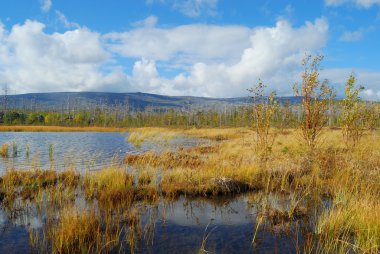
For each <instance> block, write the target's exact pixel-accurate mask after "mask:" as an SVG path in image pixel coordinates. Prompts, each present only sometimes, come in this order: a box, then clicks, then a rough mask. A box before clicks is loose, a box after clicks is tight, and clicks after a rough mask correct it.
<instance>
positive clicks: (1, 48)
mask: <svg viewBox="0 0 380 254" xmlns="http://www.w3.org/2000/svg"><path fill="white" fill-rule="evenodd" d="M44 27H45V25H44V24H42V23H40V22H37V21H30V20H27V21H26V22H25V23H24V24H22V25H14V26H13V28H12V29H11V30H10V31H6V30H5V28H4V27H3V26H0V82H1V83H3V84H8V86H9V87H10V89H11V90H12V91H14V92H17V93H23V92H36V91H39V92H48V91H85V90H104V89H107V88H110V89H115V87H116V86H117V85H120V84H122V83H125V80H126V75H125V74H124V73H123V72H121V71H120V70H118V69H115V70H111V71H108V72H107V73H104V72H103V71H101V68H102V67H103V65H104V64H105V63H106V62H107V61H108V60H109V59H110V53H108V52H107V51H106V50H105V49H104V48H103V46H102V43H101V40H100V37H101V35H100V34H98V33H95V32H92V31H90V30H88V29H87V28H78V29H76V30H72V31H67V32H65V33H53V34H47V33H45V32H44ZM118 89H120V87H118Z"/></svg>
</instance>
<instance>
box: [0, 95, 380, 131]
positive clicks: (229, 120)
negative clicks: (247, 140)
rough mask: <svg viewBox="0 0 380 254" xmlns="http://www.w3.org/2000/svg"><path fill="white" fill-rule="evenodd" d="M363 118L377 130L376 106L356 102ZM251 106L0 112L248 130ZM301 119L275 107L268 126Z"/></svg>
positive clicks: (287, 107)
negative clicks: (360, 108)
mask: <svg viewBox="0 0 380 254" xmlns="http://www.w3.org/2000/svg"><path fill="white" fill-rule="evenodd" d="M360 103H361V105H362V107H363V111H362V114H363V115H364V116H365V117H363V118H362V121H363V122H362V124H363V126H366V128H368V129H374V128H377V127H379V126H380V115H379V114H380V104H379V103H377V102H360ZM341 113H342V104H341V102H340V101H334V102H333V103H332V104H331V105H329V109H328V110H327V113H326V116H327V119H328V121H327V123H326V126H328V127H331V128H334V127H341V121H340V118H341V117H340V116H341ZM255 118H256V116H255V113H254V107H253V105H243V106H228V107H225V108H224V109H197V108H196V107H193V108H191V109H166V110H163V109H155V108H152V107H147V108H146V109H145V110H143V111H127V110H125V111H120V110H116V109H115V110H113V109H112V108H111V107H108V108H106V107H103V108H95V109H94V110H77V111H75V112H73V111H72V112H70V111H60V112H58V111H45V110H21V109H12V110H8V111H6V112H4V111H0V124H3V125H48V126H49V125H51V126H53V125H54V126H81V127H86V126H101V127H144V126H147V127H148V126H162V127H249V126H252V124H253V123H254V122H255V120H256V119H255ZM302 118H303V112H302V109H301V106H300V105H298V104H296V105H292V104H290V102H289V103H284V104H279V105H278V110H277V111H276V112H275V114H274V116H273V118H272V119H271V126H272V127H277V128H294V127H297V126H298V125H299V122H300V121H301V120H302Z"/></svg>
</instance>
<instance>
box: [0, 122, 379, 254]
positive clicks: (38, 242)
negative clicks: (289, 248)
mask: <svg viewBox="0 0 380 254" xmlns="http://www.w3.org/2000/svg"><path fill="white" fill-rule="evenodd" d="M139 131H140V132H142V133H144V132H148V133H149V134H148V135H147V136H152V135H153V134H154V135H156V134H157V133H161V132H162V131H163V130H162V129H152V130H150V129H142V130H139ZM271 131H277V130H271ZM170 132H171V134H170V136H172V135H174V134H173V133H177V132H178V133H179V134H180V135H188V136H191V137H196V138H202V139H203V140H205V141H204V143H202V144H201V145H200V146H198V147H194V148H177V149H176V150H175V151H164V152H162V153H152V152H150V153H145V154H139V155H134V156H128V157H126V158H125V162H126V164H128V166H129V167H130V169H129V170H126V169H124V168H118V167H115V166H111V167H109V168H104V169H102V170H98V171H91V172H85V173H84V174H82V175H79V174H78V173H76V172H75V171H74V170H66V171H59V172H58V171H56V170H41V169H34V170H8V171H6V172H5V174H4V175H3V176H2V177H1V179H0V194H1V195H0V197H1V199H2V201H1V204H2V206H3V209H4V210H6V211H8V212H9V213H10V214H11V216H10V217H11V218H16V217H17V216H19V213H22V212H23V211H24V210H25V212H27V211H29V210H30V203H31V202H36V203H37V204H39V205H38V206H37V207H38V209H37V210H38V211H39V210H41V211H43V210H44V209H45V212H44V214H45V216H46V223H45V224H44V228H43V229H42V231H41V230H37V231H33V230H31V231H30V232H31V233H30V243H31V244H32V245H35V246H36V248H37V249H39V250H42V252H43V250H48V251H53V252H57V253H71V252H88V251H89V252H110V251H116V250H127V249H128V250H129V251H131V252H133V251H134V250H135V249H136V248H137V242H138V241H139V240H140V239H141V238H143V237H144V236H145V235H146V237H147V239H152V237H151V233H145V229H142V226H141V223H142V222H141V218H140V216H141V214H142V213H143V210H144V209H143V207H144V206H150V207H155V206H157V204H158V201H159V200H160V198H166V199H167V200H168V201H169V202H170V200H173V199H175V198H178V197H179V196H180V195H185V196H187V197H197V196H207V197H208V198H211V199H216V198H217V196H233V195H236V194H239V193H244V192H251V193H252V203H253V204H255V206H256V211H257V214H256V220H255V224H254V227H253V228H252V232H253V239H252V243H254V244H253V248H255V247H256V246H259V242H260V237H261V234H263V230H266V231H265V232H272V233H273V234H292V236H294V244H295V245H297V248H296V249H297V250H298V251H300V252H301V250H303V251H304V252H306V253H327V252H330V253H331V252H335V253H339V252H340V253H342V252H343V253H347V252H353V253H378V252H379V251H380V247H379V246H380V242H379V241H380V224H379V221H380V202H379V199H378V197H379V196H380V184H379V183H380V139H379V131H374V132H371V133H364V134H363V136H362V139H361V142H359V143H358V144H357V145H356V146H355V148H354V149H347V148H346V146H345V144H344V142H342V136H341V133H340V131H338V130H328V131H325V132H324V134H323V136H321V139H323V140H324V142H323V143H321V144H320V145H319V146H318V147H316V148H315V149H314V152H313V153H309V152H308V149H306V148H305V145H304V144H302V143H301V142H298V140H297V138H298V137H299V134H298V133H297V131H296V130H287V131H286V132H285V131H281V133H277V134H276V135H277V136H276V141H275V142H274V144H273V147H272V151H271V153H270V154H269V155H268V156H269V158H268V160H265V161H264V162H263V160H262V159H261V158H260V156H257V154H255V142H254V132H252V131H250V130H249V129H208V130H204V129H185V130H170ZM143 135H144V134H143ZM154 135H153V136H154ZM207 137H210V139H209V140H207ZM285 148H286V152H284V149H285ZM250 195H251V194H250ZM80 197H84V201H83V202H84V205H83V207H82V206H78V205H77V204H76V200H77V199H78V198H80ZM273 200H283V203H279V202H277V203H275V202H273ZM326 203H328V204H329V205H326ZM23 209H24V210H23ZM39 213H41V214H42V212H39ZM152 221H154V219H153V220H152ZM297 225H302V226H297ZM154 228H155V227H154V222H153V224H149V225H148V226H146V229H147V230H148V231H149V232H152V231H153V232H154ZM295 229H297V230H304V231H305V232H306V233H305V234H303V239H304V241H303V242H302V243H301V242H300V241H299V239H298V234H299V232H298V231H297V230H295ZM89 232H92V233H91V234H90V233H89ZM204 239H207V238H204ZM150 241H151V240H149V242H150ZM205 243H206V242H205V241H204V243H203V245H202V246H201V250H205ZM301 244H303V245H302V246H301ZM299 245H300V246H299Z"/></svg>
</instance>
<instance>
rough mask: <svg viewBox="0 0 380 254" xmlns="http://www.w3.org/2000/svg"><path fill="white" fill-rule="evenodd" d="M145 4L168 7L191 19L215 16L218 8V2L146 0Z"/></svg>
mask: <svg viewBox="0 0 380 254" xmlns="http://www.w3.org/2000/svg"><path fill="white" fill-rule="evenodd" d="M146 3H147V4H148V5H151V4H154V3H159V4H165V5H170V6H171V7H172V8H173V9H174V10H177V11H179V12H181V13H182V14H184V15H185V16H188V17H192V18H195V17H199V16H201V15H209V16H215V15H216V14H217V6H218V0H147V1H146Z"/></svg>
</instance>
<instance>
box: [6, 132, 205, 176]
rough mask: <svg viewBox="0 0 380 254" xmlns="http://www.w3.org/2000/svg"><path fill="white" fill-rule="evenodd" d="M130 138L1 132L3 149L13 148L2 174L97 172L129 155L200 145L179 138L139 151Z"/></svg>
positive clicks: (109, 134)
mask: <svg viewBox="0 0 380 254" xmlns="http://www.w3.org/2000/svg"><path fill="white" fill-rule="evenodd" d="M128 136H129V134H128V133H120V132H59V133H57V132H0V146H1V145H2V144H4V143H7V144H8V145H9V157H8V158H0V173H1V172H4V170H5V169H6V168H16V169H26V168H43V169H48V168H55V169H57V170H62V169H66V168H69V167H74V168H75V169H77V170H78V171H84V170H97V169H99V168H101V167H103V166H107V165H110V163H111V162H113V163H118V164H120V162H121V161H122V159H123V158H124V157H125V156H126V155H127V154H129V153H141V152H144V151H148V150H155V151H158V152H159V151H160V150H165V149H174V148H175V147H176V146H185V147H186V146H195V145H196V144H197V143H198V141H197V140H195V139H190V138H185V137H175V138H173V139H171V140H170V142H169V144H166V143H162V144H160V143H157V142H155V143H152V142H144V143H143V144H142V145H141V147H138V148H136V147H135V146H134V145H133V144H130V143H129V142H128ZM13 144H14V145H15V150H16V151H17V153H15V154H14V153H13Z"/></svg>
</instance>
